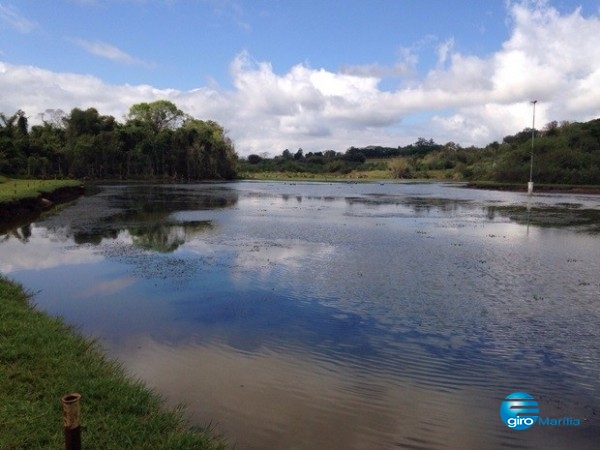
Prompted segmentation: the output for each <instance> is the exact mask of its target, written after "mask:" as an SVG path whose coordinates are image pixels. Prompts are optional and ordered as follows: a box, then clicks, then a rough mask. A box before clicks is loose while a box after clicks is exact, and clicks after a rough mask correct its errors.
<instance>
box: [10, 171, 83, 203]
mask: <svg viewBox="0 0 600 450" xmlns="http://www.w3.org/2000/svg"><path fill="white" fill-rule="evenodd" d="M79 185H81V182H80V181H77V180H18V179H11V178H5V177H2V176H0V203H4V202H10V201H14V200H21V199H26V198H37V197H38V196H39V195H40V194H47V193H50V192H53V191H56V190H57V189H60V188H64V187H73V186H79Z"/></svg>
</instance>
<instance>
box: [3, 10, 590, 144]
mask: <svg viewBox="0 0 600 450" xmlns="http://www.w3.org/2000/svg"><path fill="white" fill-rule="evenodd" d="M161 99H166V100H169V101H172V102H173V103H175V104H176V105H177V106H178V107H179V108H180V109H182V110H183V111H184V112H185V113H187V114H190V115H191V116H193V117H196V118H198V119H202V120H208V119H210V120H215V121H217V122H219V123H220V124H221V125H223V127H224V128H225V129H226V130H227V133H228V136H229V137H230V138H231V139H232V140H233V142H234V144H235V147H236V150H237V152H238V154H239V155H240V156H247V155H249V154H252V153H256V154H260V155H269V156H275V155H278V154H281V152H282V151H283V150H285V149H289V150H290V151H293V152H295V151H296V150H297V149H299V148H302V149H303V150H304V153H305V154H306V153H308V152H311V151H312V152H316V151H323V150H330V149H331V150H335V151H339V152H344V151H345V150H346V149H347V148H349V147H351V146H356V147H362V146H367V145H383V146H390V147H397V146H405V145H408V144H411V143H414V142H416V141H417V139H418V138H421V137H422V138H425V139H433V140H434V141H435V142H437V143H439V144H445V143H447V142H455V143H457V144H459V145H461V146H463V147H468V146H471V145H476V146H485V145H487V144H489V143H491V142H494V141H499V142H501V141H502V138H503V137H504V136H507V135H511V134H515V133H516V132H519V131H521V130H523V129H525V128H530V127H532V125H533V120H534V111H533V105H532V104H531V101H532V100H537V101H538V102H537V104H536V105H535V108H536V109H535V127H536V128H538V129H541V128H543V127H544V125H545V124H547V123H548V122H550V121H555V120H556V121H558V122H561V121H564V120H567V121H580V122H582V121H587V120H591V119H595V118H598V117H600V3H599V2H598V1H597V0H519V1H516V0H515V1H513V0H486V1H482V0H327V1H323V0H52V1H50V0H0V112H2V113H4V114H6V115H12V114H13V113H14V112H16V111H17V110H19V109H21V110H23V111H25V113H26V115H27V116H28V118H29V123H30V125H33V124H36V123H40V122H41V120H42V119H43V118H44V117H48V112H47V110H49V109H54V110H57V109H61V110H63V111H65V112H66V113H68V112H70V111H71V109H73V108H75V107H77V108H82V109H86V108H89V107H93V108H96V109H97V110H98V111H99V112H100V114H104V115H112V116H114V117H115V118H116V119H117V120H119V121H121V122H123V121H125V120H126V116H127V113H128V111H129V108H130V107H131V106H132V105H134V104H136V103H140V102H151V101H155V100H161Z"/></svg>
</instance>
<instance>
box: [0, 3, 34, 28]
mask: <svg viewBox="0 0 600 450" xmlns="http://www.w3.org/2000/svg"><path fill="white" fill-rule="evenodd" d="M0 20H1V21H3V22H5V23H7V24H8V25H9V26H10V27H12V28H14V29H15V30H17V31H18V32H19V33H24V34H26V33H30V32H31V31H33V30H34V29H35V28H36V27H37V26H38V25H37V23H36V22H34V21H33V20H29V19H27V18H26V17H24V16H22V15H21V13H19V11H18V10H17V8H15V7H14V6H5V5H3V4H2V3H0Z"/></svg>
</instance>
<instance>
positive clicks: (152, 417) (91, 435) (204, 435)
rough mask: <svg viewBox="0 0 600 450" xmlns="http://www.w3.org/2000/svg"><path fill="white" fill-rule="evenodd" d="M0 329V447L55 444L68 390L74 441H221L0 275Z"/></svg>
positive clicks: (219, 444)
mask: <svg viewBox="0 0 600 450" xmlns="http://www.w3.org/2000/svg"><path fill="white" fill-rule="evenodd" d="M0 334H1V335H2V346H3V350H2V354H1V355H0V361H1V364H0V378H1V379H3V380H4V382H3V383H2V386H0V397H1V398H2V402H3V405H4V408H2V410H1V411H0V448H48V449H50V448H62V447H63V446H64V436H63V429H62V425H61V412H60V407H59V405H60V398H61V397H62V396H63V395H65V394H68V393H70V392H78V393H80V394H81V395H82V400H81V417H82V448H122V445H123V444H124V443H127V445H126V447H127V448H196V449H223V448H225V442H224V440H223V439H222V438H219V437H215V436H211V435H210V429H208V430H196V429H191V428H190V425H189V423H188V422H187V421H186V420H185V418H184V414H183V413H184V411H183V409H182V408H177V409H175V410H169V409H167V408H165V405H164V399H163V398H162V397H160V396H159V395H158V394H157V393H155V392H154V391H153V390H152V389H150V388H148V387H147V386H146V385H144V384H143V383H142V382H141V381H139V380H136V379H133V378H132V377H130V376H129V375H127V374H126V373H125V371H124V369H123V368H122V367H121V365H120V364H119V363H118V362H116V361H113V360H110V359H108V358H107V357H106V355H105V353H104V351H103V350H102V349H101V347H100V346H99V344H98V343H97V342H96V341H94V340H92V339H90V338H87V337H84V336H82V335H81V334H79V333H78V332H77V331H76V330H74V329H73V328H72V327H70V326H68V325H66V324H65V323H64V322H63V321H62V320H61V319H59V318H53V317H51V316H50V315H48V314H46V313H44V312H42V311H39V310H38V309H36V308H35V306H34V305H33V304H32V301H31V295H30V294H28V293H27V292H26V291H25V290H24V288H23V287H22V286H20V285H19V284H17V283H15V282H13V281H11V280H9V279H7V278H6V277H4V276H3V275H0ZM209 428H210V427H209Z"/></svg>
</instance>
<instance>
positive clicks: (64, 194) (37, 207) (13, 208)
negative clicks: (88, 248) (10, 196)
mask: <svg viewBox="0 0 600 450" xmlns="http://www.w3.org/2000/svg"><path fill="white" fill-rule="evenodd" d="M84 191H85V188H84V187H83V186H65V187H61V188H58V189H56V190H54V191H52V192H45V193H43V194H40V195H38V196H37V197H28V198H22V199H18V200H10V201H7V202H2V203H0V228H5V226H6V225H7V224H9V223H16V222H18V221H21V220H22V219H24V218H27V217H31V216H35V215H37V214H39V213H41V212H42V211H44V210H46V209H49V208H51V207H52V206H53V205H56V204H59V203H64V202H68V201H70V200H74V199H76V198H77V197H79V196H80V195H83V193H84Z"/></svg>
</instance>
